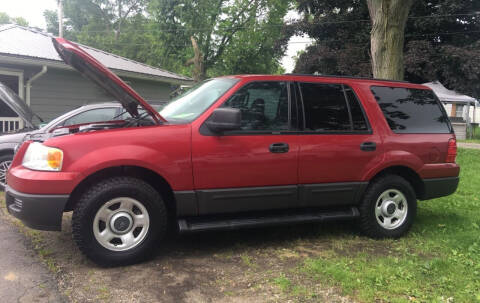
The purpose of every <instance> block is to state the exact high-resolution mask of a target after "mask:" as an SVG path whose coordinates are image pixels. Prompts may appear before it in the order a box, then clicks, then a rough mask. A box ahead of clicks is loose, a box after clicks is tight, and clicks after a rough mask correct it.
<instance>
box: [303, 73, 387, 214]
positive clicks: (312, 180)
mask: <svg viewBox="0 0 480 303" xmlns="http://www.w3.org/2000/svg"><path fill="white" fill-rule="evenodd" d="M296 92H297V93H296V95H297V100H298V102H299V108H300V109H301V110H302V112H303V117H302V118H303V122H302V124H303V127H302V131H301V132H300V136H299V146H300V150H299V184H300V188H299V191H300V204H301V205H302V206H313V207H323V206H339V205H351V204H353V203H354V201H356V200H357V199H358V198H359V195H360V193H361V192H362V190H361V189H363V188H364V187H365V186H366V183H365V182H362V180H361V179H362V175H363V174H364V173H365V172H366V171H367V170H368V169H369V168H371V167H373V166H375V164H376V163H378V162H379V161H380V157H379V155H381V149H382V144H381V139H380V136H379V135H378V134H376V133H375V132H374V131H373V130H372V128H371V126H370V123H369V121H368V119H367V117H366V115H365V111H364V109H363V106H362V104H361V103H360V100H359V99H358V97H357V94H356V93H355V91H354V89H353V88H352V87H350V86H348V85H345V84H341V83H319V82H315V83H306V82H303V83H297V87H296Z"/></svg>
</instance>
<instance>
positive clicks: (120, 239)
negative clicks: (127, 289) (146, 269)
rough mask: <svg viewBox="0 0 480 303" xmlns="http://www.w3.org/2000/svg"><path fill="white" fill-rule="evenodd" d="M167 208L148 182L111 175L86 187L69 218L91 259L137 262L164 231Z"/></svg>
mask: <svg viewBox="0 0 480 303" xmlns="http://www.w3.org/2000/svg"><path fill="white" fill-rule="evenodd" d="M166 226H167V212H166V208H165V204H164V202H163V200H162V198H161V196H160V195H159V193H158V192H157V191H156V190H155V189H154V188H152V187H151V186H150V185H149V184H148V183H145V182H144V181H142V180H139V179H135V178H131V177H115V178H111V179H108V180H105V181H102V182H100V183H98V184H97V185H95V186H93V187H91V188H90V189H89V190H87V191H86V192H85V193H84V194H83V195H82V197H81V198H80V200H79V202H78V203H77V205H76V207H75V209H74V212H73V218H72V230H73V237H74V239H75V242H76V243H77V245H78V247H79V248H80V250H81V251H82V252H83V253H84V254H85V255H86V256H87V257H89V258H90V259H91V260H93V261H94V262H96V263H98V264H100V265H106V266H113V265H124V264H131V263H136V262H140V261H142V260H144V259H146V258H148V257H149V256H151V255H152V254H153V253H154V252H155V248H156V247H157V245H156V241H157V240H159V239H161V238H162V237H163V236H164V235H165V229H166Z"/></svg>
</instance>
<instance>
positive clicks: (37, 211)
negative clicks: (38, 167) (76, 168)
mask: <svg viewBox="0 0 480 303" xmlns="http://www.w3.org/2000/svg"><path fill="white" fill-rule="evenodd" d="M68 198H69V196H68V195H38V194H35V195H32V194H24V193H21V192H18V191H15V190H14V189H12V188H11V187H9V186H8V185H7V186H6V188H5V201H6V203H7V210H8V212H9V213H10V214H11V215H13V216H14V217H16V218H18V219H20V220H21V221H22V222H23V223H24V224H25V225H26V226H28V227H31V228H34V229H41V230H56V231H59V230H61V228H62V215H63V210H64V209H65V205H66V204H67V201H68Z"/></svg>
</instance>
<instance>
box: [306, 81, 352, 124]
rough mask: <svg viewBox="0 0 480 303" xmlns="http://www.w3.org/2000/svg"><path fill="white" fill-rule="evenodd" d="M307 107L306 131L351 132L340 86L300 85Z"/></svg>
mask: <svg viewBox="0 0 480 303" xmlns="http://www.w3.org/2000/svg"><path fill="white" fill-rule="evenodd" d="M300 88H301V90H302V97H303V106H304V107H305V129H306V130H312V131H347V130H351V124H350V117H349V115H348V108H347V103H346V101H345V95H344V93H343V88H342V86H341V85H338V84H320V83H300Z"/></svg>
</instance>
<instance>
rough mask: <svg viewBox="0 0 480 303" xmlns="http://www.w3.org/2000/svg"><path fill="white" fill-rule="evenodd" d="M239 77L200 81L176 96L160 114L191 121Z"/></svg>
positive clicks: (175, 119)
mask: <svg viewBox="0 0 480 303" xmlns="http://www.w3.org/2000/svg"><path fill="white" fill-rule="evenodd" d="M237 82H238V79H234V78H218V79H210V80H205V81H203V82H200V83H199V84H197V85H195V86H194V87H192V88H191V89H190V90H188V91H187V92H185V93H184V94H182V95H180V96H178V97H176V98H174V99H173V100H172V101H171V102H170V103H169V104H168V105H167V106H165V108H164V109H163V110H161V111H160V115H162V117H164V118H165V119H167V120H168V121H182V122H191V121H193V120H195V119H196V118H197V117H198V116H199V115H200V114H201V113H203V112H204V111H205V110H206V109H207V108H209V107H210V106H211V105H212V104H213V103H214V102H215V101H217V100H218V98H220V97H221V96H222V95H223V94H225V93H226V92H227V91H228V90H229V89H230V88H231V87H232V86H233V85H234V84H235V83H237Z"/></svg>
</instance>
